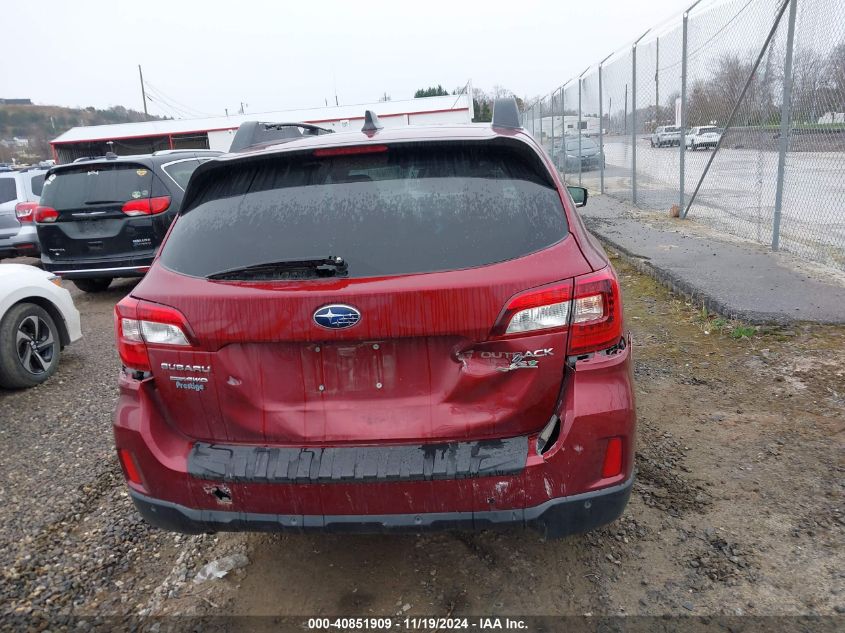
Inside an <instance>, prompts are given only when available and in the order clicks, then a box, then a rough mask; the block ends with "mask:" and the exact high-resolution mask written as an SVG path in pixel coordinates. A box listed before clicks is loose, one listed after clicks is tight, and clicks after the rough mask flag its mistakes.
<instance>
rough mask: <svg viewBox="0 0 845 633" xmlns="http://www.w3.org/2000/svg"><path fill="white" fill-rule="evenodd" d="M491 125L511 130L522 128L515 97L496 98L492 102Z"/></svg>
mask: <svg viewBox="0 0 845 633" xmlns="http://www.w3.org/2000/svg"><path fill="white" fill-rule="evenodd" d="M493 127H501V128H506V129H511V130H519V129H521V128H522V122H521V118H520V116H519V106H518V105H517V103H516V97H505V98H504V99H496V101H495V102H494V103H493Z"/></svg>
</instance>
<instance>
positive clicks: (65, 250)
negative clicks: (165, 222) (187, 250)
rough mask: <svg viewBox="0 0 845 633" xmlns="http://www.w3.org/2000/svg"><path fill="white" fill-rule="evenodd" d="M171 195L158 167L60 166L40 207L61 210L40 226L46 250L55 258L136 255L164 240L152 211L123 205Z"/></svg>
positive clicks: (47, 183)
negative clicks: (133, 213) (133, 211)
mask: <svg viewBox="0 0 845 633" xmlns="http://www.w3.org/2000/svg"><path fill="white" fill-rule="evenodd" d="M166 195H168V191H167V190H166V189H165V188H164V185H163V184H162V183H161V182H160V180H159V178H158V177H157V176H156V175H155V174H154V173H153V170H152V169H151V168H150V167H148V166H146V165H144V164H141V163H128V162H117V163H109V162H97V163H85V164H80V165H74V166H73V167H72V168H66V169H61V170H57V171H55V172H54V173H52V174H50V176H48V178H47V180H46V181H45V183H44V189H43V192H42V197H41V205H42V206H46V207H52V208H54V209H56V211H57V212H58V214H59V215H58V218H57V220H56V221H55V223H53V224H39V226H38V235H39V238H40V240H41V246H42V250H44V251H45V252H46V253H48V254H49V256H50V257H51V259H54V260H61V259H78V258H83V259H97V258H100V257H103V258H113V257H122V256H126V257H132V256H134V255H136V254H138V253H139V252H144V251H149V250H151V249H152V248H154V247H155V246H156V245H157V244H158V242H159V241H160V239H161V235H160V233H161V230H160V229H159V228H158V227H157V222H156V218H155V216H153V215H139V216H137V217H130V216H128V215H127V214H126V213H124V211H123V208H124V206H125V205H126V204H127V203H128V202H130V201H142V200H145V199H150V198H157V197H161V196H166Z"/></svg>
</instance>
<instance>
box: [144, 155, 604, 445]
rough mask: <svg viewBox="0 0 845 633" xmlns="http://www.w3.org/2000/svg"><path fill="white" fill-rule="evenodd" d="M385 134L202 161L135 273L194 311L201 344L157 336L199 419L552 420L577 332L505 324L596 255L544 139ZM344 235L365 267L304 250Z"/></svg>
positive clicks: (471, 431)
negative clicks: (587, 253)
mask: <svg viewBox="0 0 845 633" xmlns="http://www.w3.org/2000/svg"><path fill="white" fill-rule="evenodd" d="M383 147H384V149H383V150H378V151H375V152H374V153H366V154H360V155H349V154H339V155H329V156H319V157H317V156H313V155H312V154H311V153H309V154H307V155H281V156H277V157H269V158H265V159H262V160H260V161H255V160H253V161H252V162H248V161H243V163H235V164H234V165H224V166H215V167H214V169H213V170H206V171H204V172H202V174H201V173H200V172H198V173H197V175H196V176H195V179H197V180H198V181H196V180H195V181H192V184H191V190H189V191H188V193H187V198H188V199H190V198H191V197H192V196H193V198H194V201H193V202H191V203H189V205H190V208H189V209H188V210H187V211H186V212H185V213H184V214H183V215H181V216H180V217H179V218H178V219H177V221H176V224H175V226H174V227H173V231H172V232H171V234H170V237H169V238H168V240H167V242H166V244H165V245H164V248H163V250H162V253H161V257H160V259H159V260H158V263H157V265H155V266H154V267H153V270H152V271H151V272H150V273H149V274H148V276H147V278H146V279H145V280H144V281H142V282H141V284H140V285H139V286H138V287H137V288H136V289H135V291H134V292H133V296H135V297H138V298H140V299H144V300H147V301H149V302H155V303H160V304H165V305H169V306H174V307H177V308H178V309H179V310H180V311H181V312H182V313H183V314H184V316H185V318H186V320H187V323H188V327H189V328H190V331H191V336H192V337H193V339H194V346H193V347H192V348H190V349H186V348H178V349H168V348H165V347H160V348H152V351H151V360H152V366H153V370H152V371H153V375H154V376H155V378H156V384H157V386H158V389H159V390H160V392H161V394H162V403H163V406H164V407H165V408H166V410H167V412H168V417H169V419H170V420H171V422H172V423H173V424H175V425H177V426H178V427H179V428H180V429H181V430H182V431H183V432H185V433H186V434H187V435H189V436H191V437H195V438H198V439H209V440H211V441H224V440H226V441H236V442H259V443H263V442H266V443H282V444H294V445H302V444H306V445H307V444H323V443H343V442H357V443H362V442H363V443H377V442H383V441H385V440H387V441H390V440H393V441H427V442H431V441H440V440H442V441H447V440H460V439H479V438H490V437H509V436H516V435H521V434H526V433H530V432H532V431H536V430H538V429H539V428H541V427H542V426H543V425H544V424H545V423H546V422H547V421H548V419H549V417H550V416H551V414H552V413H553V411H554V407H555V404H556V401H557V398H558V395H559V392H560V387H561V382H562V379H563V374H564V370H565V367H564V366H565V357H566V345H567V341H566V335H565V333H564V332H562V331H561V330H560V329H558V330H554V329H552V330H547V331H538V332H529V333H524V334H516V335H510V336H499V335H497V334H496V333H495V332H493V330H494V325H495V324H496V322H497V320H498V318H499V315H500V313H501V312H502V310H503V308H504V306H505V305H506V304H507V303H508V300H509V299H510V298H511V297H512V296H514V295H515V294H518V293H520V292H522V291H524V290H526V289H528V288H532V287H536V286H543V285H545V284H549V283H552V282H561V281H562V282H563V285H564V286H565V285H566V284H567V283H570V282H569V281H567V280H571V278H572V277H574V276H576V275H580V274H584V273H586V272H589V271H590V267H589V266H588V264H587V263H586V261H585V260H584V258H583V256H582V254H581V251H580V249H579V247H578V244H577V243H576V241H575V239H574V237H573V236H572V235H571V234H570V233H569V230H568V226H567V222H566V216H565V213H564V210H563V206H562V202H561V199H560V195H559V193H558V191H557V189H556V188H555V187H554V186H553V184H552V182H551V180H550V177H549V174H548V171H547V170H546V168H545V167H544V165H543V163H542V159H541V158H540V157H539V156H538V154H537V153H536V151H535V150H533V149H532V148H531V147H530V146H528V145H526V144H524V143H523V142H516V141H510V142H509V143H508V144H500V145H496V144H493V143H492V142H490V141H488V142H486V143H476V144H471V143H469V144H454V143H453V144H437V145H433V144H426V145H422V146H411V145H407V146H402V145H394V146H389V147H388V146H383ZM318 254H319V255H321V256H322V257H315V255H318ZM329 255H332V256H336V257H342V258H343V259H344V264H345V265H346V266H347V268H346V269H345V270H344V271H342V272H340V271H337V270H335V271H334V272H332V271H325V270H324V271H323V273H315V272H314V270H313V267H312V266H311V265H309V264H307V263H305V262H308V261H310V260H311V259H314V260H315V261H317V260H321V259H325V258H326V257H327V256H329ZM292 261H293V262H297V263H294V264H291V263H290V262H292ZM268 262H281V264H280V265H278V266H277V267H274V266H267V267H264V268H258V269H255V268H252V269H251V268H249V267H250V266H251V265H255V264H262V263H268ZM285 262H287V263H285ZM226 271H229V272H226ZM209 277H210V278H209Z"/></svg>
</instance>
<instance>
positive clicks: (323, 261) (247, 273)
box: [206, 255, 349, 279]
mask: <svg viewBox="0 0 845 633" xmlns="http://www.w3.org/2000/svg"><path fill="white" fill-rule="evenodd" d="M348 270H349V265H348V264H347V263H346V261H345V260H344V259H343V258H342V257H336V256H333V255H330V256H329V257H305V258H302V257H299V258H296V259H280V260H275V261H271V262H262V263H260V264H251V265H249V266H238V267H236V268H229V269H227V270H221V271H219V272H216V273H212V274H210V275H208V276H207V277H206V279H243V278H244V277H262V276H269V277H272V275H274V274H276V273H285V272H291V271H308V272H309V273H311V274H313V276H316V277H345V276H346V274H347V272H348Z"/></svg>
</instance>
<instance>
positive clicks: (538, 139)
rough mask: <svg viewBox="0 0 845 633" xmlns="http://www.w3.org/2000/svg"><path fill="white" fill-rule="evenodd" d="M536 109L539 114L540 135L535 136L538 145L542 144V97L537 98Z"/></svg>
mask: <svg viewBox="0 0 845 633" xmlns="http://www.w3.org/2000/svg"><path fill="white" fill-rule="evenodd" d="M537 111H538V112H539V114H540V136H539V137H538V138H537V142H538V143H540V146H542V145H543V99H542V98H541V99H539V100H538V101H537Z"/></svg>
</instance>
